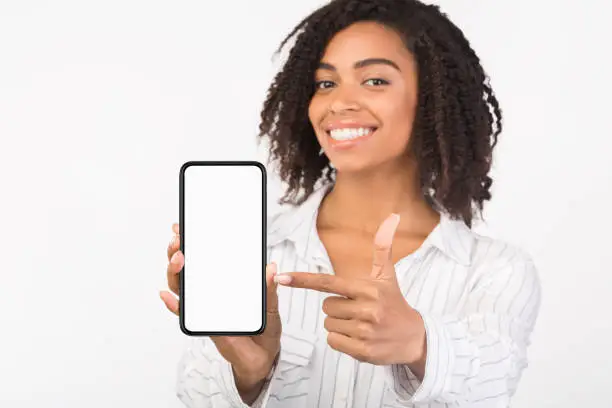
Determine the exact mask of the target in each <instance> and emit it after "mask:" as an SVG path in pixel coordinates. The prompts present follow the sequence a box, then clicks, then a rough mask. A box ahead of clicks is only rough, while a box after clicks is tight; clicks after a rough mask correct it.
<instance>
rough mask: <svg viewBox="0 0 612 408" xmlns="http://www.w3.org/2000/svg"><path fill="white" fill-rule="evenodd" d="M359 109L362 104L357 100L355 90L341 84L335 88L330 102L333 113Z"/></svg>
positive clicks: (330, 109)
mask: <svg viewBox="0 0 612 408" xmlns="http://www.w3.org/2000/svg"><path fill="white" fill-rule="evenodd" d="M359 109H360V105H359V103H358V102H357V98H356V95H355V92H354V91H353V90H352V89H350V87H349V86H344V87H341V86H339V87H337V88H336V89H335V90H334V92H333V96H332V97H331V99H330V103H329V111H330V112H331V113H341V112H344V111H357V110H359Z"/></svg>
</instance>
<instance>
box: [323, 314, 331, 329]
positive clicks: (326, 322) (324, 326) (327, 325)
mask: <svg viewBox="0 0 612 408" xmlns="http://www.w3.org/2000/svg"><path fill="white" fill-rule="evenodd" d="M330 325H331V323H330V319H329V317H326V318H325V320H323V328H325V330H327V331H329V330H331V327H330Z"/></svg>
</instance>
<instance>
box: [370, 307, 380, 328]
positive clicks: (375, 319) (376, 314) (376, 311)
mask: <svg viewBox="0 0 612 408" xmlns="http://www.w3.org/2000/svg"><path fill="white" fill-rule="evenodd" d="M368 314H369V318H370V320H371V321H372V323H374V324H380V323H381V321H382V312H381V310H380V308H378V307H375V306H373V307H371V308H370V310H369V312H368Z"/></svg>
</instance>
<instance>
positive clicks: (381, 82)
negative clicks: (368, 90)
mask: <svg viewBox="0 0 612 408" xmlns="http://www.w3.org/2000/svg"><path fill="white" fill-rule="evenodd" d="M364 83H366V84H367V83H370V84H371V85H374V86H380V85H389V81H385V80H384V79H382V78H371V79H368V80H366V81H365V82H364Z"/></svg>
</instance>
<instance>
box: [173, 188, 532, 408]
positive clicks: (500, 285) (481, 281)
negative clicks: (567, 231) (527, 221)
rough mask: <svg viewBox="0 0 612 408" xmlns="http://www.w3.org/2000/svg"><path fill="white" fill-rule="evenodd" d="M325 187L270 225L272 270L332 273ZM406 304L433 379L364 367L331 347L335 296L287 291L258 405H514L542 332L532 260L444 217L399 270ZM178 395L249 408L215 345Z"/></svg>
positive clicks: (184, 375) (191, 364) (197, 402)
mask: <svg viewBox="0 0 612 408" xmlns="http://www.w3.org/2000/svg"><path fill="white" fill-rule="evenodd" d="M326 191H327V190H326V187H323V188H319V189H317V190H315V192H314V193H313V194H312V195H311V196H310V197H309V198H308V200H306V201H305V202H304V203H303V204H302V205H301V206H298V207H290V208H289V209H288V210H285V211H282V212H279V213H278V214H276V215H274V216H272V217H270V219H269V221H268V235H267V245H268V247H267V249H268V251H267V253H268V262H276V263H277V265H278V271H279V272H294V271H299V272H319V273H329V274H333V270H332V267H331V263H330V261H329V257H328V256H327V252H326V250H325V247H324V246H323V244H322V242H321V240H320V239H319V235H318V233H317V228H316V219H317V215H318V209H319V205H320V203H321V201H322V198H323V197H324V195H325V193H326ZM395 270H396V272H397V276H398V281H399V283H400V288H401V290H402V293H403V294H404V297H405V299H406V301H407V302H408V303H409V304H410V305H411V306H412V307H413V308H414V309H416V310H417V311H419V313H420V314H421V315H422V317H423V321H424V322H425V330H426V337H427V360H426V367H425V377H424V378H423V381H422V382H421V381H419V380H418V379H417V378H416V376H415V375H414V374H413V373H412V372H411V371H410V370H409V369H408V367H407V366H404V365H388V366H376V365H372V364H369V363H362V362H359V361H357V360H355V359H354V358H352V357H351V356H349V355H346V354H344V353H340V352H338V351H336V350H334V349H332V348H331V347H329V345H328V344H327V331H326V330H325V329H324V328H323V321H324V319H325V314H324V313H323V311H322V302H323V300H324V299H325V298H326V297H327V296H330V295H329V294H325V293H320V292H316V291H312V290H307V289H299V288H291V287H285V286H282V285H278V298H279V313H280V315H281V321H282V325H283V333H282V336H281V352H280V358H279V360H278V363H277V365H276V366H275V367H274V369H273V372H272V374H273V375H272V377H271V380H270V381H269V382H268V383H266V385H265V386H264V389H263V391H262V393H261V394H260V395H259V397H258V399H257V401H256V403H255V404H254V405H253V406H256V407H271V408H275V407H291V408H300V407H304V408H349V407H351V408H370V407H416V406H418V407H421V408H422V407H429V408H434V407H445V408H450V407H482V408H493V407H496V408H499V407H508V406H509V405H510V399H511V397H512V395H513V394H514V392H515V391H516V388H517V385H518V382H519V379H520V377H521V373H522V371H523V370H524V369H525V368H526V367H527V353H526V351H527V347H528V345H529V343H530V336H531V332H532V330H533V327H534V324H535V322H536V319H537V316H538V313H539V308H540V302H541V286H540V280H539V277H538V273H537V271H536V269H535V266H534V263H533V262H532V260H531V257H530V256H529V255H528V254H526V253H525V252H524V251H522V250H520V249H518V248H517V247H515V246H512V245H509V244H507V243H505V242H502V241H500V240H496V239H492V238H489V237H485V236H481V235H479V234H476V233H475V232H473V231H472V230H471V229H469V228H468V227H467V226H466V225H465V224H464V223H463V222H462V221H457V220H451V219H450V218H448V217H447V216H446V215H444V214H441V218H440V223H439V224H438V225H437V226H436V228H435V229H434V230H433V231H432V233H431V234H430V235H429V236H428V237H427V239H426V240H425V241H424V243H423V244H422V245H421V247H420V248H419V249H418V250H417V251H415V252H413V253H412V254H410V255H408V256H406V257H404V258H402V259H400V260H399V261H398V262H397V263H396V264H395ZM177 395H178V397H179V399H180V400H181V401H182V402H183V403H184V404H185V405H186V406H187V407H189V408H205V407H219V408H221V407H247V405H246V404H244V403H243V402H242V400H241V398H240V396H239V394H238V392H237V390H236V387H235V383H234V377H233V373H232V369H231V366H230V364H229V363H228V362H226V361H225V360H224V359H223V358H222V357H221V355H220V354H219V352H218V351H217V349H216V347H215V346H214V344H213V343H212V341H211V340H210V339H209V338H207V337H204V338H194V339H192V346H191V347H190V348H189V349H188V350H187V351H186V352H185V354H184V355H183V358H182V359H181V363H180V365H179V372H178V381H177Z"/></svg>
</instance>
